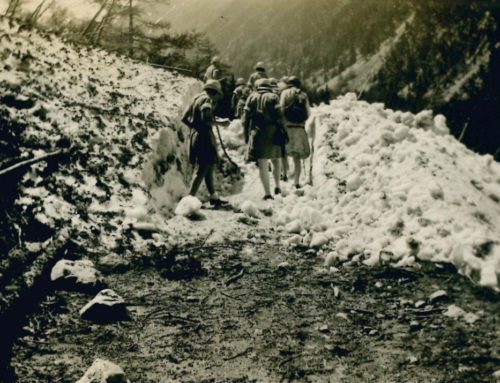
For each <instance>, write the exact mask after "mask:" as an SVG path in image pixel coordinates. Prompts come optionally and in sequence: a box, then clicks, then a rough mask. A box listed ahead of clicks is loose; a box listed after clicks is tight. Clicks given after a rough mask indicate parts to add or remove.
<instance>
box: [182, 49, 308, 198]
mask: <svg viewBox="0 0 500 383" xmlns="http://www.w3.org/2000/svg"><path fill="white" fill-rule="evenodd" d="M224 72H225V71H224V68H223V67H222V65H221V63H220V60H219V58H218V57H214V58H213V59H212V62H211V65H210V66H209V67H208V68H207V70H206V73H205V76H204V81H205V83H204V86H203V92H202V93H200V94H198V95H197V96H195V97H194V99H193V101H192V103H191V104H190V105H189V107H188V109H187V110H186V111H185V113H184V116H183V119H182V121H183V122H184V124H186V125H187V126H189V127H190V128H191V133H190V141H189V142H190V161H191V163H192V164H193V165H195V166H197V170H196V172H195V176H194V178H193V181H192V183H191V190H190V194H191V195H193V196H194V195H196V193H197V192H198V189H199V187H200V185H201V183H202V182H203V180H205V184H206V186H207V189H208V192H209V194H210V204H211V205H212V206H216V207H217V206H221V205H224V204H226V203H227V202H226V201H224V200H221V199H220V198H219V196H218V195H217V193H216V191H215V188H214V178H213V172H214V169H215V165H216V164H217V162H218V155H217V143H216V139H215V134H214V132H213V125H214V123H215V115H216V114H217V110H218V109H217V108H218V106H219V107H220V103H221V101H222V100H223V99H224V98H225V99H227V96H228V94H227V93H226V91H227V88H226V89H225V86H224V85H227V82H228V76H227V75H226V74H225V73H224ZM230 107H231V111H232V115H233V116H234V117H235V118H239V119H241V122H242V125H243V132H244V136H245V142H246V144H247V150H246V160H247V161H255V162H256V164H257V166H258V168H259V176H260V180H261V183H262V186H263V188H264V197H263V199H264V200H271V199H273V194H271V185H270V177H269V169H270V168H272V173H273V178H274V186H275V187H274V195H278V194H281V186H280V182H281V181H287V180H288V171H289V169H288V157H292V158H293V163H294V168H293V181H294V186H295V188H297V189H299V188H301V185H300V175H301V161H302V160H303V159H306V158H307V157H309V155H310V146H309V140H308V136H307V133H306V130H305V122H306V120H307V119H308V117H309V116H310V113H311V112H310V103H309V99H308V97H307V95H306V93H305V92H304V91H303V90H302V89H301V82H300V80H299V79H298V78H297V77H295V76H289V77H283V78H281V79H280V80H279V81H278V80H277V79H276V78H272V77H269V76H268V74H267V72H266V66H265V64H264V63H263V62H258V63H257V64H256V65H255V72H254V73H252V75H251V76H250V77H249V79H248V81H245V79H244V78H238V79H237V80H236V84H235V87H234V90H233V91H232V94H231V97H230ZM269 162H271V164H272V167H271V166H270V164H269Z"/></svg>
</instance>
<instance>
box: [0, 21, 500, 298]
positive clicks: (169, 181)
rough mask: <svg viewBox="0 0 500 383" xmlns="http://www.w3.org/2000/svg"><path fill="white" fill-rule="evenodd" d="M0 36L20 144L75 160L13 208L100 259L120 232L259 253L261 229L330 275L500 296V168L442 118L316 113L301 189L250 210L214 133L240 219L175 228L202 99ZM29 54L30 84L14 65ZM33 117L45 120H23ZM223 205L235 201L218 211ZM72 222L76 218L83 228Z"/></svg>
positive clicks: (251, 191)
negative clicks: (61, 144) (458, 276)
mask: <svg viewBox="0 0 500 383" xmlns="http://www.w3.org/2000/svg"><path fill="white" fill-rule="evenodd" d="M0 31H1V32H2V33H4V34H5V35H6V36H8V37H9V38H3V39H2V45H1V47H0V57H5V58H6V59H8V62H10V63H11V68H10V69H9V70H6V71H4V72H3V73H2V74H1V75H0V76H1V81H2V84H3V85H4V86H3V87H2V88H1V90H0V92H4V90H5V92H8V91H9V89H10V88H12V87H17V86H19V84H21V91H20V96H22V97H27V98H30V99H34V100H36V104H35V106H34V107H33V108H32V109H33V110H27V111H26V110H17V109H15V108H10V107H7V106H4V105H2V106H0V107H1V108H2V109H4V110H5V111H6V112H7V113H9V115H10V117H11V118H12V119H16V120H18V121H20V122H25V123H26V124H27V126H28V127H27V129H26V130H25V131H24V132H23V137H22V138H23V140H26V141H30V140H36V142H37V143H38V145H37V147H44V150H45V151H46V152H49V151H50V150H49V149H50V148H53V147H55V145H56V143H57V141H58V140H59V139H60V138H69V139H70V141H71V142H72V143H73V144H74V145H75V147H76V151H77V155H76V156H75V160H74V161H73V162H72V163H71V164H70V165H68V166H69V168H61V169H60V170H58V171H57V172H56V174H55V175H54V177H53V181H52V184H47V183H46V182H45V181H43V180H40V179H39V176H40V174H41V172H42V171H43V167H33V169H32V171H31V173H32V174H31V173H30V174H29V175H28V176H27V177H26V179H25V180H23V184H22V187H21V190H22V192H21V195H20V196H19V199H18V200H17V204H18V205H20V206H21V207H22V208H23V209H25V210H26V211H29V212H32V213H34V214H36V217H37V219H39V220H40V221H41V222H43V223H45V224H47V225H50V226H54V227H56V226H58V225H59V226H61V225H65V224H68V225H70V226H71V228H72V229H74V230H76V231H78V232H79V233H80V234H86V236H87V237H90V238H93V237H95V234H94V233H95V228H96V227H97V228H99V229H100V235H99V236H98V241H99V245H100V246H103V247H104V248H106V249H108V250H112V249H114V248H115V247H116V246H119V243H120V241H121V240H122V239H123V238H124V237H128V236H129V234H128V230H130V228H131V227H132V228H136V230H137V231H158V233H155V234H154V235H153V238H152V239H144V238H141V236H140V235H139V234H138V233H135V232H133V233H132V242H133V248H134V249H135V250H137V251H138V252H141V251H143V250H144V249H145V248H147V246H148V245H151V244H152V245H155V246H160V245H162V244H166V243H167V244H172V243H173V242H178V241H179V242H181V241H183V240H187V239H191V240H192V239H193V238H207V242H209V243H221V242H224V241H227V240H228V239H235V240H241V239H242V238H245V235H246V236H247V237H246V238H249V241H253V240H258V239H257V238H255V231H253V230H255V229H254V228H255V226H258V228H259V229H263V230H265V229H268V230H269V232H270V231H271V229H273V230H275V233H276V234H273V235H276V240H277V241H278V240H279V241H280V242H281V243H284V244H285V245H286V246H305V247H312V248H313V249H312V250H311V251H313V252H315V253H316V252H317V253H318V255H319V256H321V257H324V258H323V259H324V264H325V267H328V268H329V267H332V266H334V265H335V266H336V267H335V268H336V269H338V268H339V267H340V266H341V264H342V263H344V262H347V263H349V264H351V265H352V264H354V263H356V262H360V263H363V264H365V265H367V266H375V265H378V264H380V263H388V264H390V265H392V266H394V267H418V264H419V262H421V261H431V262H449V263H452V264H454V265H455V266H456V267H457V268H458V270H459V271H460V272H461V273H462V274H464V275H467V276H468V277H470V278H471V279H473V280H474V281H477V282H478V283H479V284H481V285H483V286H488V287H491V288H495V289H497V288H498V275H499V274H500V240H499V238H500V204H499V201H500V165H499V164H498V163H496V162H495V161H494V160H493V157H492V156H489V155H485V156H481V155H478V154H476V153H474V152H472V151H470V150H469V149H467V148H466V147H465V146H464V145H463V144H461V143H460V142H458V141H457V140H456V139H455V138H453V137H452V136H451V135H450V134H449V130H448V128H447V126H446V118H445V117H444V116H441V115H437V116H434V115H433V113H432V111H430V110H425V111H422V112H420V113H417V114H412V113H409V112H401V111H394V110H391V109H387V108H385V106H384V105H383V104H380V103H374V104H369V103H367V102H364V101H358V100H357V98H356V96H355V95H354V94H347V95H345V96H343V97H340V98H338V99H337V100H333V101H332V102H331V104H330V105H322V106H319V107H318V108H315V109H314V111H313V117H312V118H311V120H310V121H308V124H307V129H308V132H310V133H311V140H312V141H311V142H312V143H313V156H312V159H310V160H308V161H307V164H308V165H307V166H306V171H305V172H304V174H303V179H302V180H301V183H302V184H303V185H304V184H305V183H307V181H312V182H311V183H312V184H311V185H309V184H305V185H304V187H303V188H302V189H301V190H295V189H294V188H293V187H292V186H293V185H292V184H291V183H290V182H289V183H282V185H281V189H282V195H281V196H276V197H275V199H274V200H273V201H263V200H262V197H263V190H262V187H261V185H260V182H259V180H258V172H257V168H256V167H255V165H254V164H245V163H244V161H243V158H242V154H243V152H244V142H243V139H242V128H241V123H240V121H238V120H235V121H232V122H231V123H230V124H229V126H227V127H222V126H220V132H221V135H222V137H223V140H224V142H225V143H226V146H227V148H228V150H229V153H230V155H231V157H232V158H233V159H234V160H235V161H236V162H237V163H238V165H239V167H240V169H241V170H242V171H243V173H244V179H243V180H241V185H240V184H239V182H240V181H238V180H237V178H231V177H221V176H220V174H218V176H217V177H218V178H217V181H216V183H217V185H220V186H221V187H222V193H221V195H223V196H224V197H227V198H228V199H229V201H230V202H231V203H232V205H233V206H237V207H239V208H240V210H241V211H242V212H243V213H242V214H239V215H236V214H234V213H233V212H217V211H211V210H206V211H204V216H205V217H206V219H205V220H200V221H198V220H197V221H192V220H186V219H185V218H184V217H186V216H192V215H193V214H195V215H199V214H200V209H201V208H202V202H201V201H202V200H203V199H204V198H205V197H206V192H205V191H204V187H202V188H201V189H202V190H201V192H200V194H199V198H200V199H198V198H195V197H191V196H187V197H184V196H186V194H187V191H188V185H189V181H190V179H191V176H192V167H191V165H190V164H189V162H188V156H187V140H188V133H189V132H188V131H187V129H186V128H185V127H183V126H182V125H181V124H180V122H179V115H180V113H181V112H182V109H183V107H184V106H185V105H186V103H187V102H188V101H189V100H190V99H191V97H192V96H193V95H194V94H195V93H196V92H198V91H199V89H200V84H199V83H198V82H196V81H195V80H189V79H185V78H182V77H179V76H177V75H175V74H172V73H169V72H165V71H162V70H157V69H153V68H151V67H148V66H146V65H141V64H137V63H134V62H132V61H129V60H124V59H121V58H119V57H116V56H114V55H108V54H106V53H104V52H101V51H92V50H87V49H75V48H73V47H71V46H68V45H65V44H64V43H63V42H62V41H60V40H58V39H57V38H51V41H50V42H49V41H47V40H44V39H42V38H41V37H40V36H38V35H37V34H36V33H35V32H23V33H19V32H18V31H17V29H16V27H15V26H14V27H10V26H9V25H8V24H7V23H6V22H4V21H1V22H0ZM28 53H29V55H30V56H32V58H30V60H29V65H30V70H29V71H26V70H25V69H24V68H23V67H22V65H21V64H19V62H18V61H16V60H15V58H19V57H23V56H27V55H28ZM56 63H57V64H58V65H59V67H57V69H54V68H55V67H54V64H56ZM40 74H43V75H40ZM2 94H3V93H2ZM42 106H43V108H44V109H45V117H44V118H43V119H41V118H40V115H41V113H39V112H38V113H35V111H40V108H42ZM221 125H222V124H221ZM34 154H35V150H31V151H30V150H27V153H25V154H24V155H25V156H26V157H30V156H33V155H34ZM309 165H311V166H309ZM310 169H312V170H310ZM218 173H219V172H218ZM302 181H306V182H305V183H304V182H302ZM236 184H238V185H239V186H235V185H236ZM273 186H274V185H273ZM238 188H239V190H238ZM235 190H236V191H240V193H238V194H236V195H233V196H231V197H228V196H227V195H228V194H229V192H234V191H235ZM68 195H69V196H71V198H66V197H65V196H68ZM182 197H184V198H183V199H182V200H181V201H180V202H179V203H178V201H179V200H180V199H181V198H182ZM74 201H76V202H77V203H75V202H74ZM82 206H83V208H84V211H85V213H87V214H88V217H85V216H84V215H81V214H80V213H81V212H82ZM174 210H175V213H176V216H174V217H171V215H172V213H173V212H174ZM205 212H206V214H205ZM170 217H171V218H170ZM256 218H258V219H256ZM166 234H168V235H166ZM245 251H248V252H250V251H251V248H249V249H247V250H245ZM252 254H253V253H252ZM325 254H326V255H325ZM256 258H257V257H256ZM289 262H292V261H289Z"/></svg>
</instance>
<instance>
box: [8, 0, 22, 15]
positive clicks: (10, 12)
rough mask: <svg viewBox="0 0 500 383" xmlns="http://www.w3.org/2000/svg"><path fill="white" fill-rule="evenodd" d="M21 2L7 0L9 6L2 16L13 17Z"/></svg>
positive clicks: (20, 0)
mask: <svg viewBox="0 0 500 383" xmlns="http://www.w3.org/2000/svg"><path fill="white" fill-rule="evenodd" d="M21 4H22V0H10V1H9V6H8V7H7V10H6V11H5V14H4V16H6V17H10V18H13V17H14V16H15V15H16V11H17V9H18V8H19V5H21Z"/></svg>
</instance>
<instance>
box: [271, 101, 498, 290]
mask: <svg viewBox="0 0 500 383" xmlns="http://www.w3.org/2000/svg"><path fill="white" fill-rule="evenodd" d="M316 113H317V114H318V115H319V117H318V119H319V120H321V123H320V124H319V126H318V127H317V129H316V140H315V142H316V147H315V148H314V151H315V158H314V163H313V180H314V186H313V187H312V188H310V189H308V190H306V192H305V195H304V197H296V196H288V197H286V198H284V200H283V202H284V205H285V209H284V210H285V211H291V212H292V213H291V214H289V215H288V217H289V219H288V222H287V219H286V216H284V215H280V216H279V219H277V220H276V221H275V223H276V224H278V225H281V226H284V227H285V230H286V231H287V232H290V233H300V232H301V230H306V231H307V232H310V231H311V230H312V228H313V227H314V226H315V224H316V227H317V224H323V225H324V226H326V227H325V230H324V232H325V234H324V235H326V236H328V238H329V240H330V247H331V248H333V249H335V250H336V251H337V252H338V253H339V255H340V256H343V257H346V258H349V257H352V256H353V255H356V254H361V255H362V257H363V258H364V263H365V264H367V265H375V264H378V263H379V262H381V261H383V260H384V261H386V262H390V263H392V264H394V265H395V266H397V267H408V266H411V265H413V264H414V263H415V262H416V261H418V260H430V261H435V262H451V263H454V264H455V265H456V266H457V267H458V268H459V270H460V271H461V272H462V273H464V274H466V275H468V276H470V277H473V278H475V279H477V280H478V282H479V283H480V284H481V285H484V286H497V284H498V274H499V273H500V255H499V253H500V244H499V234H500V206H499V204H498V202H497V201H498V196H499V195H500V165H499V164H498V163H496V162H495V161H493V159H492V157H491V156H489V155H486V156H481V155H478V154H476V153H473V152H472V151H470V150H468V149H467V148H466V147H465V146H463V145H462V144H461V143H460V142H458V141H457V140H455V139H454V138H453V137H452V136H451V135H449V133H448V128H447V126H446V119H445V117H444V116H441V115H438V116H433V115H432V112H431V111H422V112H420V113H418V114H417V115H412V114H409V113H408V112H406V113H403V112H399V111H392V110H390V109H385V108H384V106H383V105H382V104H369V103H366V102H364V101H358V100H357V99H356V96H355V95H354V94H348V95H346V96H344V97H340V98H339V99H337V100H335V101H333V102H332V103H331V105H328V106H326V105H325V106H320V107H319V108H318V110H317V111H316ZM352 137H355V139H354V140H350V139H351V138H352ZM478 185H480V186H478ZM486 190H487V192H486ZM308 209H314V210H315V211H317V212H319V214H317V215H314V216H313V219H312V222H311V216H310V215H308V214H304V211H308ZM275 210H279V209H275ZM490 242H491V243H492V246H490V250H489V251H488V252H487V253H486V254H484V253H480V250H479V249H480V248H481V245H484V244H486V243H490ZM381 255H383V257H382V256H381ZM329 263H330V262H329Z"/></svg>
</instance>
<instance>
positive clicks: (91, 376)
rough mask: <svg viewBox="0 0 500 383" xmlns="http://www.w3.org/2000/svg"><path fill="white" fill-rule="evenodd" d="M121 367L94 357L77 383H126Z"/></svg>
mask: <svg viewBox="0 0 500 383" xmlns="http://www.w3.org/2000/svg"><path fill="white" fill-rule="evenodd" d="M128 382H129V381H128V379H127V377H126V376H125V372H123V370H122V368H121V367H120V366H118V365H116V364H114V363H112V362H110V361H108V360H105V359H96V360H95V361H94V363H92V366H90V368H89V369H88V370H87V372H86V373H85V375H83V376H82V377H81V378H80V379H79V380H78V381H77V383H128Z"/></svg>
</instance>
